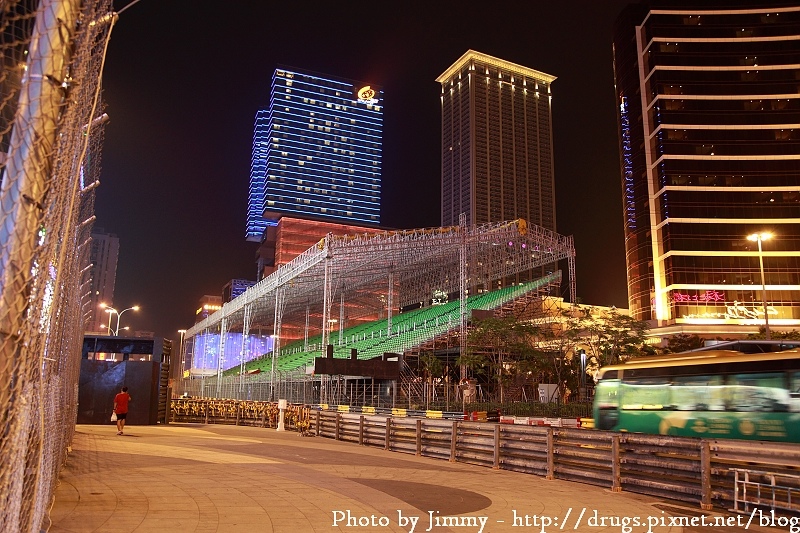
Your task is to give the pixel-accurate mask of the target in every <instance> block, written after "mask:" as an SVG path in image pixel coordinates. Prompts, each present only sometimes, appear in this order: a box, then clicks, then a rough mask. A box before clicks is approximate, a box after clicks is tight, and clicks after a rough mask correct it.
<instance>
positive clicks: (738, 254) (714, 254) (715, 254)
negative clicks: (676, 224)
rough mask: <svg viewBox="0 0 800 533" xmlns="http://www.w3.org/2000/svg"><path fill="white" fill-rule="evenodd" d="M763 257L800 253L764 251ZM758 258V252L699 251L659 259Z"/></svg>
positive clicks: (797, 254) (799, 253) (671, 253)
mask: <svg viewBox="0 0 800 533" xmlns="http://www.w3.org/2000/svg"><path fill="white" fill-rule="evenodd" d="M762 254H763V256H764V257H800V251H789V252H771V251H766V252H762ZM676 256H680V257H758V252H757V251H756V252H754V251H745V250H740V251H733V250H732V251H720V252H717V251H713V252H706V251H700V250H670V251H669V252H667V253H665V254H664V255H663V256H661V257H659V259H666V258H668V257H676Z"/></svg>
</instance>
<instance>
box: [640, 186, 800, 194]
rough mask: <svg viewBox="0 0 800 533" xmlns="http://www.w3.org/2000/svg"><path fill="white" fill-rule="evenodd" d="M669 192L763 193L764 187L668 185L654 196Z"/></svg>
mask: <svg viewBox="0 0 800 533" xmlns="http://www.w3.org/2000/svg"><path fill="white" fill-rule="evenodd" d="M770 190H771V191H777V192H782V191H786V192H789V191H800V186H797V185H786V186H776V187H771V188H770ZM669 191H682V192H763V191H764V187H745V186H742V187H725V186H718V187H703V186H682V185H668V186H666V187H664V188H663V189H661V190H660V191H658V192H657V193H656V196H661V195H662V194H664V193H666V192H669Z"/></svg>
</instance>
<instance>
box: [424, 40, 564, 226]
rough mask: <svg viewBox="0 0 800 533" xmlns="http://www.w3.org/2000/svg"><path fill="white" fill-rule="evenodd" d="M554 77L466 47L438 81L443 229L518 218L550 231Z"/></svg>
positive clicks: (553, 221) (552, 218) (553, 211)
mask: <svg viewBox="0 0 800 533" xmlns="http://www.w3.org/2000/svg"><path fill="white" fill-rule="evenodd" d="M553 80H555V77H554V76H551V75H549V74H545V73H543V72H539V71H536V70H533V69H530V68H527V67H523V66H520V65H517V64H514V63H511V62H509V61H504V60H502V59H498V58H496V57H492V56H489V55H486V54H482V53H480V52H475V51H473V50H469V51H467V52H466V53H465V54H464V55H463V56H461V57H460V58H459V59H458V60H457V61H456V62H455V63H453V64H452V65H451V66H450V67H449V68H448V69H447V70H446V71H445V72H444V73H443V74H442V75H441V76H439V77H438V78H437V79H436V81H437V82H439V83H441V85H442V95H441V100H442V226H455V225H458V223H459V215H460V214H461V213H465V214H466V216H467V224H468V225H473V224H475V225H478V224H484V223H486V222H501V221H504V220H515V219H518V218H523V219H525V220H526V221H528V222H529V223H531V224H536V225H538V226H542V227H544V228H547V229H549V230H553V231H555V229H556V208H555V185H554V178H553V142H552V139H553V134H552V110H551V101H552V96H551V93H550V84H551V83H552V81H553Z"/></svg>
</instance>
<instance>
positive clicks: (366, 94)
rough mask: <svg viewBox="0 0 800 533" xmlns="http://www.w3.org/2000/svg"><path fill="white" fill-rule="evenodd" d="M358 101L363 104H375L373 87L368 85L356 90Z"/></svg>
mask: <svg viewBox="0 0 800 533" xmlns="http://www.w3.org/2000/svg"><path fill="white" fill-rule="evenodd" d="M357 94H358V101H359V102H361V103H364V104H377V103H378V100H377V98H375V89H373V88H372V87H371V86H369V85H365V86H364V87H362V88H360V89H359V90H358V93H357Z"/></svg>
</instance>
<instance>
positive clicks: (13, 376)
mask: <svg viewBox="0 0 800 533" xmlns="http://www.w3.org/2000/svg"><path fill="white" fill-rule="evenodd" d="M110 9H111V2H110V0H94V1H92V0H89V1H83V2H80V1H77V0H2V1H0V59H2V62H3V65H2V66H3V68H2V74H0V531H39V530H41V529H43V528H46V527H45V526H46V523H47V509H48V508H49V506H50V504H51V501H52V498H53V492H54V488H55V484H56V482H57V476H58V472H59V470H60V467H61V465H62V464H63V462H64V460H65V455H66V451H67V449H68V446H69V444H70V442H71V440H72V435H73V432H74V428H75V419H76V402H77V389H78V375H79V368H80V353H81V337H82V333H83V320H84V311H85V310H84V309H83V308H82V305H83V303H84V302H85V301H86V300H87V299H88V294H86V293H87V291H88V289H87V287H88V285H89V283H88V276H89V274H88V268H87V265H88V263H89V253H90V247H91V239H90V235H91V225H92V222H93V220H94V216H93V212H94V188H95V186H96V185H97V183H99V182H98V181H97V180H98V176H99V171H100V146H101V143H102V130H103V122H104V120H103V114H102V103H101V99H100V84H99V80H100V74H101V71H102V62H103V58H104V57H105V49H106V46H107V44H108V39H109V37H110V30H111V26H112V23H113V21H114V20H115V16H111V15H110Z"/></svg>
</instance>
